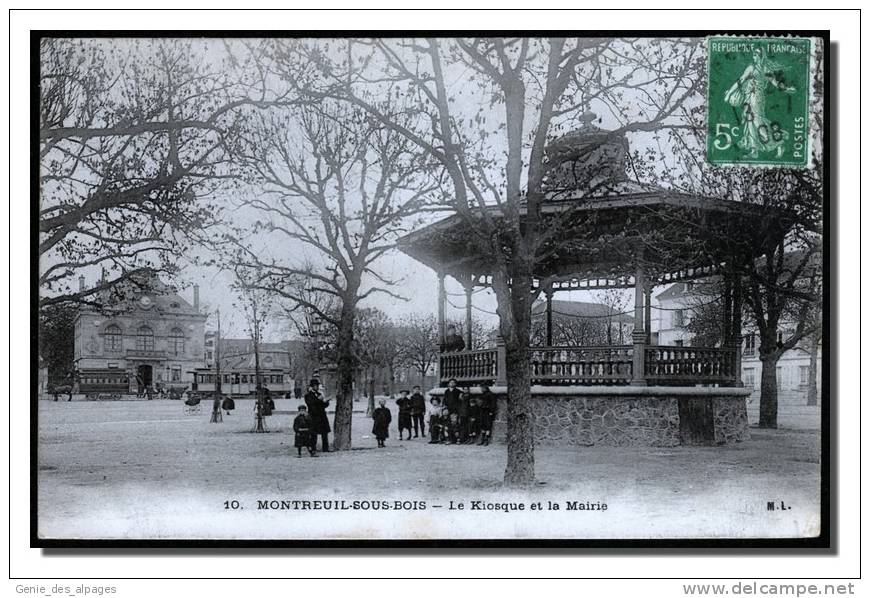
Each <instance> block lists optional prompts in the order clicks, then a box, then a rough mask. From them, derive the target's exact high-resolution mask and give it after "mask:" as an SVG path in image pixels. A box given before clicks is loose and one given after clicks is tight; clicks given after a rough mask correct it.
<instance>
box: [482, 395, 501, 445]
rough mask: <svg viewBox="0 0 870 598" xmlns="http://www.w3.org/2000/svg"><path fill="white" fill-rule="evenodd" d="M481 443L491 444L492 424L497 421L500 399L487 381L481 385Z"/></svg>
mask: <svg viewBox="0 0 870 598" xmlns="http://www.w3.org/2000/svg"><path fill="white" fill-rule="evenodd" d="M479 402H480V444H484V445H486V444H489V443H490V441H491V440H492V426H493V423H495V415H496V410H497V409H498V401H497V400H496V398H495V394H494V393H493V392H492V391H491V390H490V389H489V384H487V383H486V382H484V383H482V384H481V385H480V401H479Z"/></svg>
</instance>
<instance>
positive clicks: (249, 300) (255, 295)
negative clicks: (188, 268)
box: [233, 266, 274, 432]
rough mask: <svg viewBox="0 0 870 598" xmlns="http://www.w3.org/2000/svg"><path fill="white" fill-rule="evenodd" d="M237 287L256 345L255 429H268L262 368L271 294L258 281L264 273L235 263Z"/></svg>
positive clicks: (271, 305)
mask: <svg viewBox="0 0 870 598" xmlns="http://www.w3.org/2000/svg"><path fill="white" fill-rule="evenodd" d="M233 273H234V275H235V281H234V284H233V286H234V288H235V289H236V291H237V292H238V293H239V300H240V304H241V305H240V307H241V309H242V312H243V313H244V314H245V321H246V322H247V325H248V332H249V333H250V335H251V343H252V345H253V349H254V392H255V393H256V401H257V403H256V411H255V418H256V421H255V428H254V429H255V431H256V432H265V431H266V430H265V420H264V418H265V415H266V409H265V395H264V392H263V377H262V373H261V371H260V343H261V341H262V338H263V329H264V327H265V326H266V324H267V323H268V322H269V321H270V319H271V317H272V316H273V307H274V306H273V303H272V295H271V294H270V293H268V292H266V291H265V290H263V289H262V288H260V287H259V286H258V285H257V282H258V281H259V280H261V279H262V273H261V272H258V271H257V270H256V269H255V268H249V267H245V266H236V267H235V268H234V270H233Z"/></svg>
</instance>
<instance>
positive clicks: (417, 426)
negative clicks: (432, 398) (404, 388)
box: [411, 386, 431, 438]
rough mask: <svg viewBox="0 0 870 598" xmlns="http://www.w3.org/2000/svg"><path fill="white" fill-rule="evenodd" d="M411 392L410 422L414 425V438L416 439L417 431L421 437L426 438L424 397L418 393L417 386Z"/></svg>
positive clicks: (418, 388)
mask: <svg viewBox="0 0 870 598" xmlns="http://www.w3.org/2000/svg"><path fill="white" fill-rule="evenodd" d="M413 390H414V393H413V394H412V395H411V421H412V422H413V424H414V438H417V431H418V430H419V431H420V435H421V436H426V421H425V417H426V397H424V396H423V393H422V392H420V387H419V386H415V387H414V389H413ZM430 432H431V430H430Z"/></svg>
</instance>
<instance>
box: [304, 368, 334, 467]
mask: <svg viewBox="0 0 870 598" xmlns="http://www.w3.org/2000/svg"><path fill="white" fill-rule="evenodd" d="M305 404H306V405H307V406H308V414H309V416H310V417H311V435H312V437H313V439H312V443H311V445H312V446H313V447H315V448H316V447H317V436H318V435H319V436H320V438H321V440H322V449H323V452H324V453H327V452H329V432H330V431H331V428H330V427H329V417H328V416H327V414H326V408H327V406H329V401H327V400H326V398H325V397H324V396H323V393H322V392H320V380H318V379H317V378H314V379H312V380H311V382H310V383H309V384H308V392H306V393H305Z"/></svg>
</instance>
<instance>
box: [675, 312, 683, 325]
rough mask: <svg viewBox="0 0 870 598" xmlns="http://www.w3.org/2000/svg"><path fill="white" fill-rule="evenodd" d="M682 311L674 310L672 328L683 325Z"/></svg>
mask: <svg viewBox="0 0 870 598" xmlns="http://www.w3.org/2000/svg"><path fill="white" fill-rule="evenodd" d="M683 320H684V317H683V310H682V309H675V310H674V326H682V325H683Z"/></svg>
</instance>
